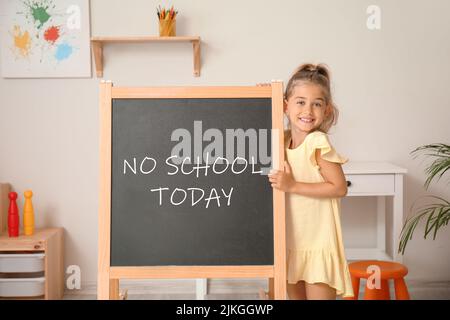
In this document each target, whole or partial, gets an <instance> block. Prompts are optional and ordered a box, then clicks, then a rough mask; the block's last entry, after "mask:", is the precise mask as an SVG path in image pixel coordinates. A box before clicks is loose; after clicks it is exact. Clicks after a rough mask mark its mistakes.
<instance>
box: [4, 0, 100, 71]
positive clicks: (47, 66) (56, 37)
mask: <svg viewBox="0 0 450 320" xmlns="http://www.w3.org/2000/svg"><path fill="white" fill-rule="evenodd" d="M0 24H1V59H2V61H1V63H2V75H3V77H5V78H22V77H30V78H34V77H39V78H41V77H58V78H59V77H90V76H91V59H90V41H89V1H88V0H0Z"/></svg>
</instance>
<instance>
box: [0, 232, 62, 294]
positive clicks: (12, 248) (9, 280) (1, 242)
mask: <svg viewBox="0 0 450 320" xmlns="http://www.w3.org/2000/svg"><path fill="white" fill-rule="evenodd" d="M38 258H39V259H43V270H40V268H39V267H37V266H39V262H38V261H36V259H38ZM2 259H3V260H2ZM15 264H16V265H17V271H16V272H14V271H15V270H14V267H13V266H14V265H15ZM27 264H28V265H27ZM28 266H29V269H27V268H28ZM36 268H38V269H36ZM5 271H6V272H5ZM27 271H28V272H27ZM36 271H41V272H40V274H38V272H36ZM31 279H34V280H31ZM0 282H2V283H1V284H2V285H3V287H2V290H1V291H0V294H1V295H2V296H3V297H11V296H10V295H9V294H8V286H10V288H12V291H11V292H16V291H14V290H16V289H15V288H19V289H17V290H22V291H20V292H23V294H21V295H19V296H17V297H18V298H21V297H26V296H28V295H27V292H30V293H32V294H31V295H32V296H36V292H39V293H41V291H42V293H43V295H41V296H38V298H44V299H46V300H50V299H62V298H63V295H64V236H63V229H62V228H47V229H36V231H35V234H33V235H32V236H25V235H23V234H21V235H20V236H19V237H16V238H10V237H8V233H7V232H3V233H2V234H0ZM39 283H41V285H43V290H40V289H39V287H38V286H39ZM27 286H29V287H27ZM2 292H3V293H2ZM0 298H1V297H0Z"/></svg>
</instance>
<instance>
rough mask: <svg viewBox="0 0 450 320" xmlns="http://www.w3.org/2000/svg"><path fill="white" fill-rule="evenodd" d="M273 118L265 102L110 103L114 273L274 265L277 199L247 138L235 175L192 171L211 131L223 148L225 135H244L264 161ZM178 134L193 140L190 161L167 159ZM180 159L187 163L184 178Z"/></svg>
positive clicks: (218, 165) (227, 141) (167, 100)
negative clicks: (156, 268)
mask: <svg viewBox="0 0 450 320" xmlns="http://www.w3.org/2000/svg"><path fill="white" fill-rule="evenodd" d="M271 114H272V101H271V99H270V98H184V99H178V98H177V99H170V98H162V99H161V98H159V99H155V98H151V99H147V98H143V99H137V98H133V99H112V113H111V117H112V134H111V162H112V164H111V247H110V265H111V266H172V265H173V266H209V265H210V266H214V265H216V266H221V265H273V264H274V236H273V235H274V225H273V219H274V216H273V197H272V192H273V191H272V188H271V186H270V184H269V183H268V180H267V176H266V175H262V174H261V173H259V171H261V170H262V171H265V169H263V168H267V167H270V166H271V164H270V163H267V158H266V157H263V156H261V157H257V158H256V159H255V158H254V157H251V155H254V153H252V151H251V150H250V148H249V143H248V142H249V141H250V140H249V139H250V138H248V137H247V140H246V141H247V143H246V144H245V151H243V150H242V149H241V150H240V151H241V155H242V154H245V160H246V161H243V160H242V159H240V160H242V161H243V162H242V163H239V162H238V161H237V162H236V163H235V167H234V171H233V170H232V166H231V164H232V163H231V161H230V163H229V165H228V166H227V165H226V164H225V163H222V164H221V163H219V162H217V163H216V166H215V168H216V169H217V170H215V171H213V170H212V168H211V167H209V169H208V172H207V175H206V176H205V171H206V170H205V169H198V170H197V171H198V177H197V171H195V170H194V171H193V172H192V173H190V171H191V170H192V169H193V168H195V166H196V159H197V158H196V156H200V155H203V156H205V154H207V152H206V150H207V149H208V148H207V147H208V145H209V146H211V142H213V140H212V138H211V137H210V139H211V141H208V139H207V138H208V135H207V134H206V133H207V132H210V133H211V132H214V133H215V134H217V133H218V132H221V133H222V137H223V141H221V143H223V146H224V149H227V148H226V147H225V146H227V147H229V146H230V143H232V142H231V141H232V140H231V139H228V138H229V136H227V132H228V133H229V132H230V131H229V130H236V129H242V130H243V131H246V130H248V129H250V131H252V132H256V133H257V140H258V152H259V153H261V150H265V151H267V152H266V155H268V156H269V157H270V154H271V145H270V129H271V128H272V115H271ZM180 129H182V130H181V131H180ZM208 129H217V130H213V131H208ZM177 130H178V131H177ZM183 130H184V131H183ZM227 130H228V131H227ZM250 131H246V132H250ZM174 132H182V133H183V132H184V133H187V132H189V135H188V136H190V138H191V141H190V142H191V143H190V145H191V146H192V149H191V153H190V158H189V159H186V157H184V158H183V157H182V156H178V157H173V152H174V148H176V146H177V145H178V146H180V143H181V138H179V137H178V138H179V139H178V140H175V141H172V140H173V136H172V135H173V134H174ZM235 132H236V131H235ZM264 132H265V133H266V134H268V136H264ZM205 134H206V139H205ZM175 136H176V135H175ZM230 136H231V135H230ZM216 137H217V136H216ZM184 142H186V140H184ZM214 142H217V141H214ZM233 143H235V144H237V140H234V142H233ZM235 147H236V148H235V153H234V159H235V160H237V157H238V155H239V154H238V147H237V146H235ZM228 149H229V148H228ZM178 151H179V149H178ZM242 152H244V153H242ZM209 155H210V156H211V157H212V156H214V155H215V154H213V153H211V154H209ZM171 156H172V158H171ZM184 156H186V153H185V154H184ZM181 160H192V162H191V163H189V161H186V162H185V163H184V165H185V166H184V170H183V171H182V164H181V163H179V161H181ZM201 160H203V161H201V162H200V164H201V165H203V166H206V165H207V163H206V161H205V159H204V158H203V159H201ZM263 160H264V163H263ZM174 161H178V164H174ZM169 163H170V164H172V165H170V164H169ZM210 164H211V162H210ZM197 166H198V163H197ZM244 168H245V170H244ZM222 170H224V172H223V173H220V174H219V172H221V171H222ZM240 171H242V172H241V173H238V172H240ZM169 173H170V174H169ZM159 188H164V189H159ZM202 190H203V195H204V196H203V197H201V195H202ZM199 199H200V200H199ZM207 199H209V201H208V200H207ZM197 200H198V201H197ZM195 201H197V202H195ZM194 203H195V204H194Z"/></svg>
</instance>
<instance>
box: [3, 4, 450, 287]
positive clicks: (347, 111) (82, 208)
mask: <svg viewBox="0 0 450 320" xmlns="http://www.w3.org/2000/svg"><path fill="white" fill-rule="evenodd" d="M172 3H173V4H174V5H175V6H176V7H177V8H178V9H179V11H180V14H179V19H178V25H177V31H178V34H179V35H199V36H201V38H202V41H203V42H202V70H201V73H202V74H201V77H199V78H194V77H193V76H192V53H191V51H192V50H191V47H190V45H189V44H182V43H180V44H139V45H127V46H119V45H114V46H113V45H111V46H108V47H106V48H105V72H104V79H110V80H112V81H113V82H114V84H115V85H130V86H133V85H144V86H145V85H148V86H163V85H164V86H172V85H178V86H183V85H252V84H255V83H259V82H268V81H270V80H271V79H283V80H284V81H287V79H288V77H289V75H290V73H291V72H292V70H293V69H294V68H295V67H296V66H297V65H299V64H300V63H302V62H305V61H312V62H326V63H327V64H328V65H329V66H330V68H331V70H332V72H333V77H334V79H333V80H334V93H335V100H336V102H337V104H338V106H339V108H340V111H341V118H340V121H339V124H338V126H337V127H336V128H335V129H334V130H333V131H332V136H331V139H332V141H333V142H334V144H335V146H336V148H337V149H338V150H339V151H340V152H341V153H343V154H345V155H347V156H348V157H349V158H350V159H351V160H354V161H358V160H359V161H365V160H374V161H390V162H393V163H395V164H397V165H399V166H403V167H405V168H407V169H408V170H409V173H408V175H407V177H406V179H405V183H406V186H405V192H406V196H405V214H407V213H408V211H409V207H410V206H411V204H412V203H413V201H414V200H415V199H417V198H418V197H419V196H420V195H423V194H425V192H424V190H423V188H422V183H423V181H424V174H423V168H424V165H423V163H422V161H421V160H420V159H419V160H412V158H411V156H410V155H409V152H410V151H411V150H413V149H414V148H415V147H416V146H419V145H422V144H425V143H434V142H444V143H449V142H450V141H449V140H450V139H449V138H450V126H449V124H448V120H449V119H450V95H449V94H448V85H449V84H450V61H449V57H450V41H449V39H450V22H449V18H448V15H450V2H449V1H447V0H434V1H432V2H430V1H425V0H414V1H413V0H401V1H400V0H399V1H387V0H384V1H381V0H379V1H366V0H342V1H332V0H328V1H325V0H320V1H306V0H296V1H294V0H292V1H287V0H286V1H257V0H251V1H237V0H229V1H217V0H209V1H208V0H196V1H180V0H179V1H175V0H174V1H171V2H170V4H172ZM158 4H166V5H168V3H166V2H165V1H161V2H160V1H148V0H129V1H119V0H92V1H91V34H92V35H95V36H100V35H155V34H156V33H157V25H156V21H155V17H156V13H155V8H156V6H157V5H158ZM370 4H378V5H380V6H381V9H382V28H381V30H380V31H369V30H368V29H367V28H366V17H367V15H366V8H367V6H368V5H370ZM238 10H240V12H236V11H238ZM250 12H251V13H250ZM93 68H94V67H93ZM99 80H100V79H97V78H95V77H93V78H91V79H14V80H6V79H0V181H8V182H10V183H12V184H13V186H14V188H15V189H16V191H18V192H20V193H22V192H23V191H24V190H25V189H27V188H31V189H32V190H33V191H34V194H35V197H34V205H35V210H36V221H37V225H38V226H44V225H55V226H63V227H64V228H65V229H66V260H65V262H66V265H70V264H77V265H80V267H81V270H82V276H83V278H82V281H83V282H91V281H95V280H96V263H97V256H96V254H97V206H98V199H97V185H98V184H97V183H98V110H97V109H98V83H99ZM430 191H431V193H434V194H436V195H441V196H444V195H446V196H447V198H448V197H449V194H450V193H449V187H448V186H447V187H446V184H445V182H443V183H440V184H438V185H434V186H433V188H431V190H430ZM373 204H374V202H373V201H372V200H369V199H365V200H364V199H359V200H350V199H346V200H345V201H344V205H343V208H344V210H343V216H344V217H343V220H344V231H345V242H346V245H347V246H358V245H361V244H366V243H368V244H370V243H373V241H374V239H375V238H374V236H373V235H374V234H373V233H371V232H373V231H371V230H373V227H374V222H375V220H374V217H373V214H374V212H371V211H370V210H368V212H365V210H366V209H365V208H366V207H367V206H371V205H373ZM22 206H23V202H22V203H20V209H21V208H22ZM372 211H373V210H372ZM361 215H365V216H364V217H361ZM362 230H364V231H363V232H362ZM449 240H450V230H445V231H444V232H442V233H440V234H439V235H438V238H437V240H436V241H434V242H432V241H431V240H427V241H424V240H423V239H422V237H421V235H420V234H419V233H417V234H416V236H415V238H414V239H413V241H412V242H411V244H410V246H409V250H408V251H407V253H406V257H405V263H406V264H407V265H408V267H409V268H410V272H411V273H410V277H411V278H415V279H426V280H450V250H449V247H448V243H449Z"/></svg>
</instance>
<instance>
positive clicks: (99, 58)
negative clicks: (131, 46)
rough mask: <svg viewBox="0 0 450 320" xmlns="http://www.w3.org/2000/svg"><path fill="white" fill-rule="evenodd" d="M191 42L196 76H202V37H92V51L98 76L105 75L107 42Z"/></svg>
mask: <svg viewBox="0 0 450 320" xmlns="http://www.w3.org/2000/svg"><path fill="white" fill-rule="evenodd" d="M148 42H190V43H192V51H193V58H194V59H193V60H194V61H193V62H194V76H195V77H199V76H200V37H156V36H143V37H92V38H91V43H92V51H93V53H94V59H95V70H96V73H97V77H103V46H104V45H105V44H107V43H117V44H126V43H148Z"/></svg>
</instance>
